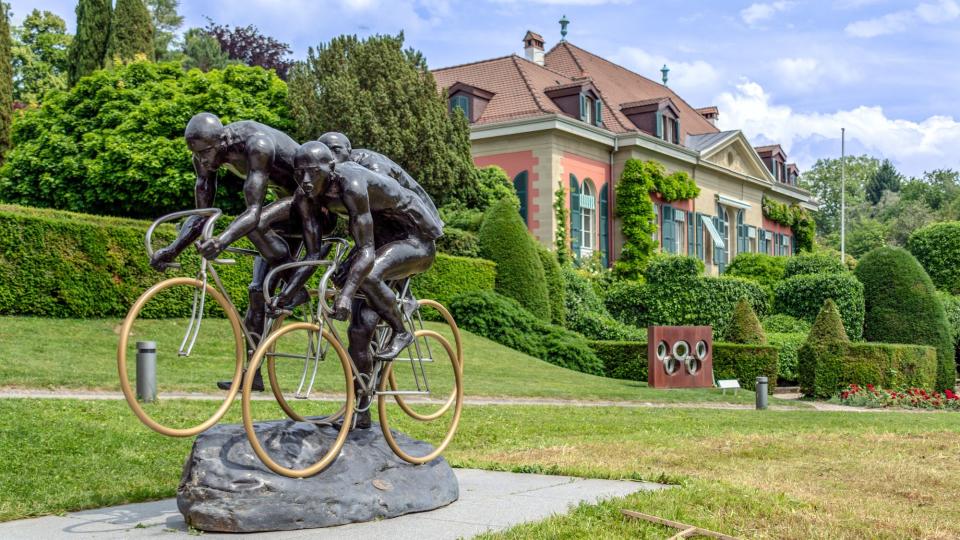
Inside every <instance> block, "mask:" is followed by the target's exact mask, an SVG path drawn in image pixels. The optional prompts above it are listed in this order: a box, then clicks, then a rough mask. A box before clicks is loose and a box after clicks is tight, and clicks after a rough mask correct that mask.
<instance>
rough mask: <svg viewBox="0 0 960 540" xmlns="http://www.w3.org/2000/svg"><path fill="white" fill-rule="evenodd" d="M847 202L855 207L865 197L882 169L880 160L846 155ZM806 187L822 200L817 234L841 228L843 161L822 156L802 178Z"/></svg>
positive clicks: (828, 232) (818, 214) (823, 234)
mask: <svg viewBox="0 0 960 540" xmlns="http://www.w3.org/2000/svg"><path fill="white" fill-rule="evenodd" d="M846 160H847V162H846V167H845V168H846V182H845V184H846V194H847V197H846V199H847V200H846V203H847V208H848V209H849V208H852V207H854V206H856V205H857V204H860V203H861V202H863V200H864V186H865V185H866V184H867V182H868V181H869V180H870V178H871V177H872V176H873V174H874V173H875V172H876V171H877V169H879V168H880V160H878V159H877V158H874V157H870V156H867V155H863V156H849V157H847V158H846ZM800 179H801V183H802V186H801V187H803V188H805V189H808V190H810V192H812V193H813V195H814V196H815V197H816V198H817V200H818V201H819V203H820V208H819V210H818V211H817V213H816V215H815V220H816V223H817V234H818V235H819V236H825V235H829V234H831V233H834V232H837V231H839V230H840V184H841V179H840V160H839V159H832V158H826V159H818V160H817V162H816V163H815V164H814V165H813V167H812V168H811V169H810V170H809V171H807V172H805V173H803V176H801V177H800Z"/></svg>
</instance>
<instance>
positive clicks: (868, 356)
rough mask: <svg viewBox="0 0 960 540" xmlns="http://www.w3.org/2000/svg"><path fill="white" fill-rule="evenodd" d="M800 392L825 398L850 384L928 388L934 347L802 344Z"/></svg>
mask: <svg viewBox="0 0 960 540" xmlns="http://www.w3.org/2000/svg"><path fill="white" fill-rule="evenodd" d="M799 361H800V364H799V376H800V388H801V391H802V392H803V393H804V394H805V395H807V396H811V397H816V398H823V399H828V398H831V397H833V396H834V395H836V393H837V392H838V391H839V390H842V389H843V388H846V387H847V386H849V385H850V384H859V385H867V384H873V385H875V386H879V387H883V388H924V389H928V390H929V389H932V388H933V387H934V385H935V383H936V379H937V350H936V349H934V348H933V347H929V346H925V345H894V344H890V343H864V342H859V343H855V342H849V341H834V342H832V343H828V344H826V345H813V344H810V343H807V344H804V345H803V347H801V348H800V352H799Z"/></svg>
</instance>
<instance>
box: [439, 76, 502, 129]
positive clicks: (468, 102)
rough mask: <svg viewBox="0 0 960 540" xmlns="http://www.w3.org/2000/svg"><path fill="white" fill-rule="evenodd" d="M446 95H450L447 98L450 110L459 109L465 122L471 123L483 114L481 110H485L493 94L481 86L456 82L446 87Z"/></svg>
mask: <svg viewBox="0 0 960 540" xmlns="http://www.w3.org/2000/svg"><path fill="white" fill-rule="evenodd" d="M447 95H448V96H450V97H449V99H448V104H449V107H450V112H453V111H454V110H456V109H459V111H460V112H461V113H462V114H463V116H464V117H465V118H466V119H467V122H470V123H473V122H476V121H477V120H479V119H480V117H481V116H483V111H484V110H486V108H487V104H488V103H490V100H491V99H493V95H494V94H493V92H488V91H486V90H484V89H482V88H477V87H476V86H471V85H469V84H464V83H461V82H458V83H456V84H454V85H453V86H451V87H450V88H448V89H447Z"/></svg>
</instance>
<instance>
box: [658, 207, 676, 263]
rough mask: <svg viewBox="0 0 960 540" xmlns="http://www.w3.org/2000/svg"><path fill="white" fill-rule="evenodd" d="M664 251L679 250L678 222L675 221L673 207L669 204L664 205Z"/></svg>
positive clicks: (672, 251)
mask: <svg viewBox="0 0 960 540" xmlns="http://www.w3.org/2000/svg"><path fill="white" fill-rule="evenodd" d="M661 222H662V223H663V251H665V252H667V253H671V254H673V253H676V252H677V232H676V231H677V224H676V222H675V221H673V207H672V206H670V205H669V204H665V205H663V219H662V220H661Z"/></svg>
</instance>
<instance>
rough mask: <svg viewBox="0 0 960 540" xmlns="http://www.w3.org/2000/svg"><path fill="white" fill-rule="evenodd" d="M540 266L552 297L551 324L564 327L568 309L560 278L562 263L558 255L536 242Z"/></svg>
mask: <svg viewBox="0 0 960 540" xmlns="http://www.w3.org/2000/svg"><path fill="white" fill-rule="evenodd" d="M534 246H536V248H537V255H539V256H540V264H542V265H543V275H544V277H546V278H547V295H548V296H549V297H550V322H552V323H553V324H556V325H559V326H564V324H565V322H566V320H567V308H566V305H565V304H564V287H563V277H561V276H560V263H559V262H557V255H556V253H553V252H552V251H550V250H548V249H547V248H545V247H543V244H541V243H540V242H534Z"/></svg>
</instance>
